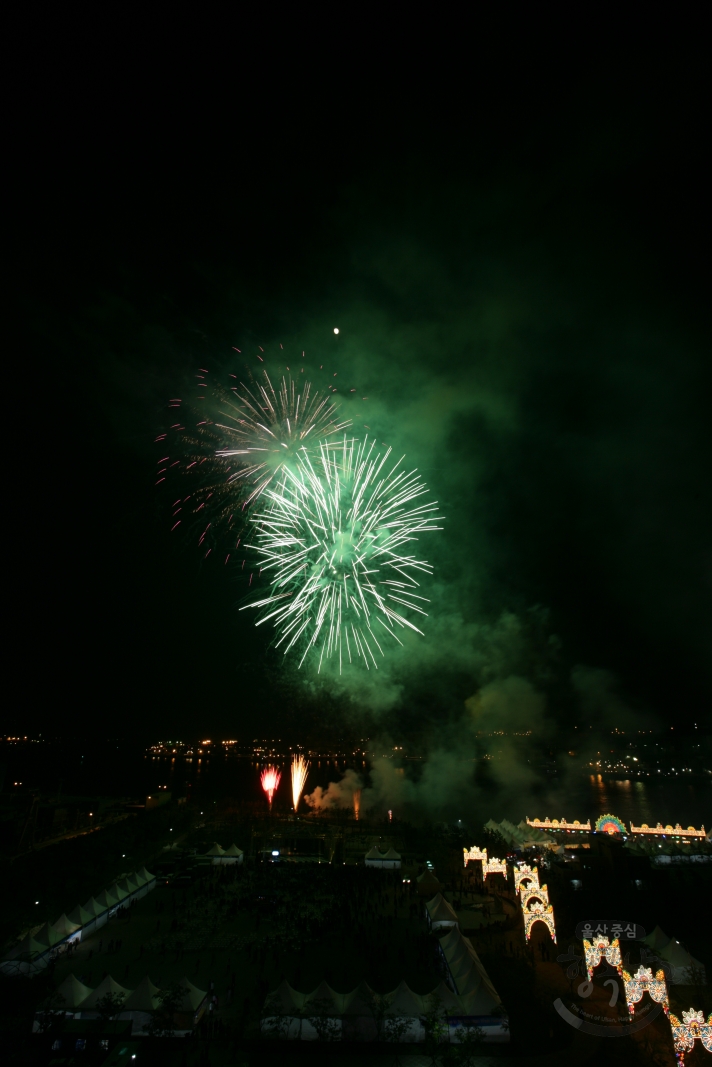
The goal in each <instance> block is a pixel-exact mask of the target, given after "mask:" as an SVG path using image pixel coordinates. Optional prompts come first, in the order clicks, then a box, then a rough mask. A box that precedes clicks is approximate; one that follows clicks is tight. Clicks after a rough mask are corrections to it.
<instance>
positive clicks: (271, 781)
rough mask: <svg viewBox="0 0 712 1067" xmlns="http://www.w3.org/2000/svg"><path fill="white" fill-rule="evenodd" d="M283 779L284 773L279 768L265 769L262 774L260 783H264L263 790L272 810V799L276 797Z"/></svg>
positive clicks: (270, 767)
mask: <svg viewBox="0 0 712 1067" xmlns="http://www.w3.org/2000/svg"><path fill="white" fill-rule="evenodd" d="M281 777H282V772H281V771H280V770H279V768H277V767H272V766H269V767H265V768H264V770H263V771H262V774H261V775H260V782H261V783H262V788H263V789H264V791H265V793H266V794H267V800H268V801H269V806H270V808H271V807H272V798H273V797H274V794H275V792H276V790H277V786H278V785H279V782H280V779H281Z"/></svg>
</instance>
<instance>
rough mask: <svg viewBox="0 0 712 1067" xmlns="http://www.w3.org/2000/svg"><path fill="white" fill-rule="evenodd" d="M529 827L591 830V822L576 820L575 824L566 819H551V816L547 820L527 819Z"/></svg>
mask: <svg viewBox="0 0 712 1067" xmlns="http://www.w3.org/2000/svg"><path fill="white" fill-rule="evenodd" d="M527 826H534V827H535V828H536V829H537V830H580V831H584V830H590V829H591V820H590V819H587V820H586V822H579V820H578V819H574V821H573V822H567V821H566V819H550V818H549V816H548V815H547V817H546V818H545V819H543V820H542V819H530V818H528V817H527Z"/></svg>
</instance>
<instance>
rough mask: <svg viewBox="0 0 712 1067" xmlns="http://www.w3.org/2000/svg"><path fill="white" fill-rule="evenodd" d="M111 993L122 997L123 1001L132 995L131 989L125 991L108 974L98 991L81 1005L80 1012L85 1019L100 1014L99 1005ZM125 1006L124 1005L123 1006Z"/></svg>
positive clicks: (91, 994) (97, 988)
mask: <svg viewBox="0 0 712 1067" xmlns="http://www.w3.org/2000/svg"><path fill="white" fill-rule="evenodd" d="M109 993H113V994H114V995H115V996H117V997H120V998H121V1000H122V1001H124V1000H125V999H126V997H128V996H129V994H130V993H131V990H130V989H124V987H123V986H122V985H119V983H118V982H115V981H114V979H113V978H112V977H111V975H110V974H107V976H106V978H105V979H104V981H103V982H102V983H101V984H100V985H98V986H97V987H96V989H95V990H94V991H93V992H92V993H90V994H89V996H88V997H87V998H86V1000H83V1001H82V1003H81V1004H80V1005H79V1011H80V1012H81V1016H82V1018H83V1019H86V1018H92V1017H93V1016H94V1015H96V1014H98V1009H97V1004H98V1002H99V1001H100V1000H102V999H103V998H104V997H105V996H107V995H108V994H109ZM122 1006H123V1005H122Z"/></svg>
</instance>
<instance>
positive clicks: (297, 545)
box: [243, 438, 440, 670]
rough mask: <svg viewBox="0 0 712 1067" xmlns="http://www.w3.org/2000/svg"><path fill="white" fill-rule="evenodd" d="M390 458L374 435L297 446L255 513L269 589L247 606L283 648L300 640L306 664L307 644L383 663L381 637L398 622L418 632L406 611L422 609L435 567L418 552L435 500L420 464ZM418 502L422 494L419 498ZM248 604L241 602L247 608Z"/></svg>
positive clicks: (324, 654) (324, 653)
mask: <svg viewBox="0 0 712 1067" xmlns="http://www.w3.org/2000/svg"><path fill="white" fill-rule="evenodd" d="M403 458H404V457H401V459H400V460H398V461H397V462H396V463H394V464H393V463H392V460H391V449H390V448H389V449H387V450H386V451H385V452H384V453H383V454H381V453H380V452H379V451H378V450H377V448H376V443H375V441H369V440H368V438H366V439H365V440H363V441H357V440H355V439H346V438H344V440H343V443H342V444H340V445H339V446H335V445H334V444H331V443H330V444H329V445H328V447H327V445H325V444H324V443H321V444H320V446H319V448H318V450H316V449H314V450H312V452H311V453H310V452H308V451H307V450H306V449H301V450H300V451H299V453H298V455H297V458H296V464H295V466H294V468H293V467H292V465H290V466H289V467H285V468H283V477H282V478H281V480H280V481H279V483H278V485H276V486H274V487H273V488H267V489H266V490H265V491H264V493H263V499H264V500H265V501H266V504H265V506H264V508H263V509H262V510H261V511H260V512H259V513H258V514H257V515H254V516H253V517H252V520H251V521H252V523H253V527H254V533H255V536H254V538H253V544H252V545H251V546H249V547H252V548H254V549H256V550H257V552H258V553H259V555H260V557H261V558H260V567H261V569H262V571H263V572H266V573H267V574H269V576H270V583H271V593H270V595H269V596H268V597H265V598H263V599H261V600H257V601H255V602H254V603H253V604H249V605H246V606H247V607H252V608H257V609H259V610H260V612H261V615H260V618H259V620H258V623H257V625H260V624H262V623H265V622H268V621H271V622H272V623H273V625H274V626H275V627H276V629H277V631H278V634H279V638H278V641H277V645H278V646H282V645H284V646H285V647H284V651H285V654H286V653H287V652H288V651H289V650H290V649H292V648H294V647H295V646H299V648H300V650H301V652H302V654H301V659H300V664H299V665H300V666H301V665H302V663H303V662H304V660H305V658H306V656H307V655H308V654H309V652H310V651H312V650H313V651H314V652H315V653H318V656H319V669H321V665H322V662H323V660H324V659H325V658H326V659H330V658H331V657H332V656H338V660H339V669H340V670H341V668H342V666H343V663H344V661H346V660H347V661H348V662H353V661H354V660H362V661H363V662H364V663H365V665H366V667H368V668H369V669H370V666H371V665H373V666H374V667H376V668H377V667H378V664H377V662H376V654H377V653H378V654H380V655H381V656H382V655H383V649H382V647H381V642H380V641H379V637H380V638H381V640H383V637H384V636H385V634H388V635H389V636H390V637H393V638H395V640H396V641H398V642H399V644H400V643H401V642H400V640H399V638H398V634H397V632H396V631H397V630H399V629H404V628H408V629H410V630H413V631H415V632H416V633H422V630H420V629H419V628H418V626H416V625H415V623H414V622H413V621H411V619H410V618H408V615H410V614H413V613H414V614H415V615H416V616H425V615H427V612H426V610H425V605H426V604H427V603H428V601H427V599H426V598H425V597H423V596H422V595H421V594H420V585H419V582H418V580H417V578H418V577H420V576H422V575H430V574H431V573H432V567H431V565H430V564H429V563H428V562H427V561H426V560H425V559H422V558H420V556H419V555H417V554H416V553H415V544H416V542H417V541H418V539H419V537H420V535H421V534H423V533H427V532H431V531H433V530H438V529H440V527H439V526H436V525H435V523H436V522H438V521H439V516H438V515H437V514H436V513H437V503H435V502H433V503H430V502H427V501H423V500H422V498H423V497H424V496H425V494H426V493H427V492H428V489H427V486H426V485H425V484H424V483H423V481H422V480H421V479H420V476H419V475H418V473H417V471H415V470H413V471H410V473H406V472H405V471H404V470H403V469H401V463H402V461H403ZM418 501H421V502H420V503H418ZM243 610H244V609H243Z"/></svg>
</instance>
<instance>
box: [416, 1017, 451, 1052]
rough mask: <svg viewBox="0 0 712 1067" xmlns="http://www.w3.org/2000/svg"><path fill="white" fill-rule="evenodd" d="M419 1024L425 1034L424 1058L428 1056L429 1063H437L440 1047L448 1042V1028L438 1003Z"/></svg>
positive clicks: (446, 1020)
mask: <svg viewBox="0 0 712 1067" xmlns="http://www.w3.org/2000/svg"><path fill="white" fill-rule="evenodd" d="M421 1022H422V1024H423V1030H424V1032H425V1039H424V1041H423V1051H424V1052H425V1054H426V1056H430V1062H431V1063H437V1058H438V1057H439V1056H440V1054H441V1052H440V1048H441V1045H443V1044H445V1042H449V1040H450V1026H449V1023H448V1019H447V1016H446V1015H445V1013H444V1012H443V1009H442V1007H441V1005H440V1003H437V1004H436V1005H435V1006H434V1007H433V1008H431V1009H430V1011H429V1012H427V1013H426V1014H425V1015H423V1016H421Z"/></svg>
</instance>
